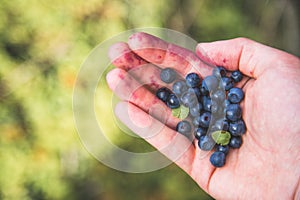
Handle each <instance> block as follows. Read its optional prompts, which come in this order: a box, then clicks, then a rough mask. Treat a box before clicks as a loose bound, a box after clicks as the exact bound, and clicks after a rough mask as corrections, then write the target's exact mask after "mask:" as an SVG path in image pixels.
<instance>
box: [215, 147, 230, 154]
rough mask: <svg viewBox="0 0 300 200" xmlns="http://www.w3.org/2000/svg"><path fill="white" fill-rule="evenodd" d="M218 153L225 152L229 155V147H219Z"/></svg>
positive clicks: (217, 148)
mask: <svg viewBox="0 0 300 200" xmlns="http://www.w3.org/2000/svg"><path fill="white" fill-rule="evenodd" d="M216 151H219V152H223V153H225V155H227V154H228V152H229V145H225V146H223V145H217V147H216Z"/></svg>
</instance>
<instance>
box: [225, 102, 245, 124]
mask: <svg viewBox="0 0 300 200" xmlns="http://www.w3.org/2000/svg"><path fill="white" fill-rule="evenodd" d="M241 117H242V109H241V107H240V105H239V104H230V105H228V106H227V107H226V118H227V119H228V120H230V121H233V122H234V121H237V120H239V119H240V118H241Z"/></svg>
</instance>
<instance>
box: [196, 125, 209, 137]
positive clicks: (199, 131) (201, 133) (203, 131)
mask: <svg viewBox="0 0 300 200" xmlns="http://www.w3.org/2000/svg"><path fill="white" fill-rule="evenodd" d="M206 133H207V129H206V128H202V127H198V128H196V129H195V133H194V134H195V138H196V139H197V140H199V139H200V137H201V136H204V135H206Z"/></svg>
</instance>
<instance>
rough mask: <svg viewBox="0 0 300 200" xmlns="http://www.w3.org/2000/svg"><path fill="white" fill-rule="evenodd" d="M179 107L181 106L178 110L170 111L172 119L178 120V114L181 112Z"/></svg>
mask: <svg viewBox="0 0 300 200" xmlns="http://www.w3.org/2000/svg"><path fill="white" fill-rule="evenodd" d="M180 107H181V106H179V107H178V108H174V109H172V115H173V116H174V117H177V118H179V116H180V112H181V108H180Z"/></svg>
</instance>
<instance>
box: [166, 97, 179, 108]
mask: <svg viewBox="0 0 300 200" xmlns="http://www.w3.org/2000/svg"><path fill="white" fill-rule="evenodd" d="M167 106H168V107H169V108H171V109H174V108H178V107H179V106H180V103H179V99H178V98H177V96H176V95H175V94H170V95H169V97H168V99H167Z"/></svg>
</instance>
